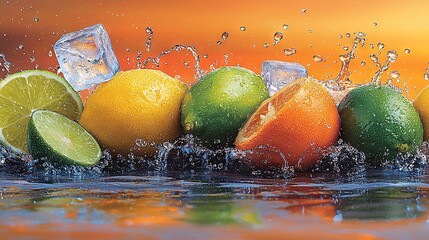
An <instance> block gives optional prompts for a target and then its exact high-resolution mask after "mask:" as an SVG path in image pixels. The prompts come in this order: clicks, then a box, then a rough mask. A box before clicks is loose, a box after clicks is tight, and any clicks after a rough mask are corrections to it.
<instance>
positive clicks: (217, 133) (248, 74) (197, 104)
mask: <svg viewBox="0 0 429 240" xmlns="http://www.w3.org/2000/svg"><path fill="white" fill-rule="evenodd" d="M268 97H269V96H268V89H267V87H266V86H265V83H264V82H263V80H262V79H261V77H260V76H258V75H256V74H255V73H254V72H252V71H250V70H248V69H245V68H241V67H221V68H219V69H216V70H214V71H212V72H210V73H208V74H207V75H205V76H203V77H202V78H201V79H200V80H199V81H198V82H197V83H196V84H195V85H194V86H192V87H191V89H190V90H189V92H188V93H187V94H186V95H185V98H184V99H183V102H182V115H181V121H182V125H183V128H184V130H185V133H191V134H193V135H195V136H197V137H198V138H200V139H201V140H203V142H204V143H205V144H208V146H214V147H225V146H231V145H233V143H234V139H235V137H236V136H237V134H238V131H239V129H240V128H241V127H242V126H243V125H244V123H245V122H246V120H247V118H249V116H250V115H251V114H252V113H253V112H254V111H255V110H256V108H257V107H258V106H259V105H260V104H261V103H262V102H263V101H264V100H265V99H267V98H268Z"/></svg>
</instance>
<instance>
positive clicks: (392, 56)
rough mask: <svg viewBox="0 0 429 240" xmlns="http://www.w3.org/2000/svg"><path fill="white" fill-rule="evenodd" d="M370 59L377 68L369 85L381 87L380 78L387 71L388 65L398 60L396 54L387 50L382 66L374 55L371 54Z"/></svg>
mask: <svg viewBox="0 0 429 240" xmlns="http://www.w3.org/2000/svg"><path fill="white" fill-rule="evenodd" d="M370 57H371V59H372V61H373V62H374V63H375V65H376V67H377V68H378V70H377V71H376V72H375V73H374V76H373V77H372V79H371V83H374V84H377V85H382V82H381V76H382V75H383V73H384V72H386V71H387V70H388V69H389V67H390V64H391V63H394V62H395V61H396V59H398V53H397V52H396V51H395V50H389V51H388V52H387V60H386V62H385V63H384V65H381V63H380V61H379V59H378V57H377V56H376V55H375V54H371V56H370Z"/></svg>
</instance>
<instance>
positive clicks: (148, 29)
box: [145, 27, 153, 52]
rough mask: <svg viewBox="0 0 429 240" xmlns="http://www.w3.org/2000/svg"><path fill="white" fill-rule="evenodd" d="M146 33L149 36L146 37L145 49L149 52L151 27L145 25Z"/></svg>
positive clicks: (151, 35) (151, 34) (150, 47)
mask: <svg viewBox="0 0 429 240" xmlns="http://www.w3.org/2000/svg"><path fill="white" fill-rule="evenodd" d="M145 31H146V34H148V35H149V36H148V37H147V39H146V51H148V52H150V50H151V49H152V38H153V29H152V28H151V27H146V29H145Z"/></svg>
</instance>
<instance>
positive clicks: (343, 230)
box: [0, 172, 429, 239]
mask: <svg viewBox="0 0 429 240" xmlns="http://www.w3.org/2000/svg"><path fill="white" fill-rule="evenodd" d="M380 174H385V175H384V178H380ZM380 179H383V180H382V181H381V180H380ZM1 186H3V188H2V189H1V191H0V196H1V200H0V232H1V231H5V232H8V233H6V237H10V236H12V235H10V236H8V235H7V234H14V230H13V229H14V228H16V227H17V226H21V228H24V229H25V231H24V232H25V234H28V235H27V236H30V235H31V234H34V233H35V232H36V233H35V234H36V235H37V236H44V237H46V236H48V234H51V233H52V230H53V229H60V230H58V231H64V232H68V233H70V232H85V229H86V228H85V227H89V226H93V227H92V228H91V229H92V230H91V231H92V234H94V236H103V234H105V233H106V232H116V233H117V232H122V233H124V234H137V235H138V236H146V237H152V238H153V237H155V236H163V237H166V238H171V237H178V238H187V237H190V238H192V237H207V238H214V237H216V238H222V237H225V238H231V237H232V236H242V237H243V238H244V237H249V236H250V237H251V238H255V237H256V236H263V235H264V234H268V235H269V236H271V237H280V236H284V235H285V234H291V236H296V237H304V238H307V237H313V236H314V237H317V236H319V237H322V238H334V239H335V238H337V239H341V238H349V239H360V238H362V237H364V236H366V237H368V236H369V237H371V238H378V237H388V238H394V239H402V237H401V235H397V236H396V235H395V234H392V233H393V232H395V231H397V229H395V228H396V227H397V226H398V225H400V226H401V228H402V229H401V232H402V233H404V232H409V231H411V232H410V233H409V234H410V236H412V237H416V238H419V237H423V236H424V235H423V234H424V233H425V232H427V231H428V228H429V225H428V220H429V214H428V210H427V209H428V208H429V199H428V193H429V178H428V177H427V176H425V175H424V176H420V177H413V176H398V175H392V173H390V175H386V173H380V172H374V173H370V174H369V173H367V175H366V176H361V177H360V178H359V177H354V178H350V177H348V176H334V177H333V176H327V175H325V174H313V175H312V176H310V174H298V175H297V176H296V177H295V178H292V179H286V180H285V179H271V180H270V179H255V178H251V179H243V178H239V177H225V176H220V175H219V176H216V175H215V174H212V175H211V176H197V175H194V176H190V177H186V178H185V179H184V178H183V177H180V176H171V177H166V176H152V177H150V176H147V177H131V176H130V177H105V178H98V179H88V180H85V181H81V182H67V181H66V182H59V183H55V184H43V183H30V182H27V181H23V180H18V179H16V177H6V176H4V177H3V180H1ZM356 220H358V221H356ZM95 226H96V227H95ZM306 226H307V227H306ZM308 226H311V227H312V229H315V231H318V232H317V234H316V235H314V234H311V233H309V232H307V231H308ZM36 229H37V231H36ZM160 229H164V230H165V231H161V232H160V231H159V230H160ZM166 229H168V231H167V230H166ZM197 229H198V230H197ZM306 229H307V230H306ZM15 230H16V229H15ZM196 232H198V234H200V235H193V234H194V233H196ZM252 234H253V235H252ZM112 236H113V235H112Z"/></svg>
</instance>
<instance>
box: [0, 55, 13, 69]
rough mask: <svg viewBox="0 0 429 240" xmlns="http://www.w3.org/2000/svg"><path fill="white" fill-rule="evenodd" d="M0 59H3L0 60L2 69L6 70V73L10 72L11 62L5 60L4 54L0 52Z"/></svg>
mask: <svg viewBox="0 0 429 240" xmlns="http://www.w3.org/2000/svg"><path fill="white" fill-rule="evenodd" d="M0 60H2V61H3V63H1V62H0V66H2V71H5V70H6V71H7V72H8V73H10V68H11V66H12V63H10V62H8V61H7V60H6V56H5V55H4V54H3V53H1V52H0Z"/></svg>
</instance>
